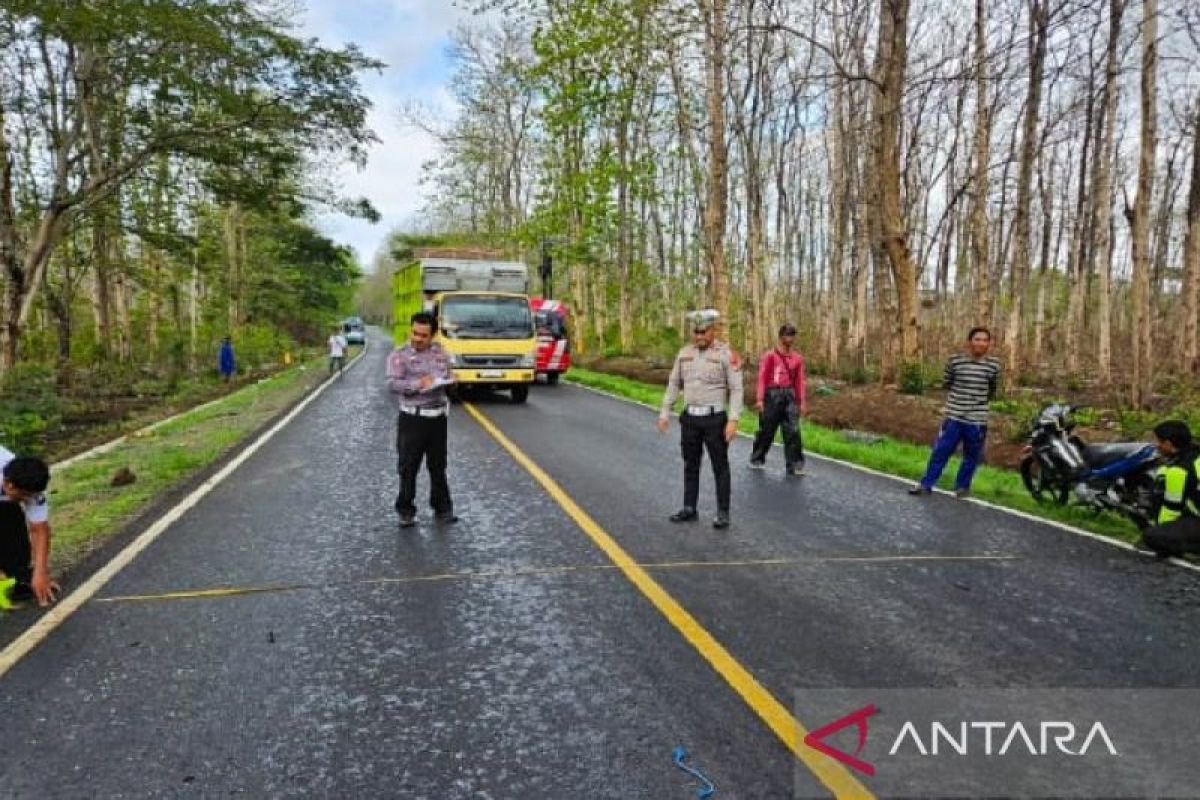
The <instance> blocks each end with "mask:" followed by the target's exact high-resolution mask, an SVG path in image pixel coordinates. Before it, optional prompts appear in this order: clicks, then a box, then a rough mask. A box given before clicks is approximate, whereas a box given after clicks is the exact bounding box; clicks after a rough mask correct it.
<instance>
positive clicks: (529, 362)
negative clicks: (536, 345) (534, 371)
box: [521, 352, 537, 369]
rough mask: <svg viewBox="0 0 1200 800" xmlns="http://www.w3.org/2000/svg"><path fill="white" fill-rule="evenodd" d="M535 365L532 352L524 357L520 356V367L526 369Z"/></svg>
mask: <svg viewBox="0 0 1200 800" xmlns="http://www.w3.org/2000/svg"><path fill="white" fill-rule="evenodd" d="M536 363H537V362H536V360H535V356H534V354H533V353H532V352H530V353H526V354H525V355H523V356H521V366H522V367H525V368H527V369H528V368H532V367H533V366H534V365H535V364H536Z"/></svg>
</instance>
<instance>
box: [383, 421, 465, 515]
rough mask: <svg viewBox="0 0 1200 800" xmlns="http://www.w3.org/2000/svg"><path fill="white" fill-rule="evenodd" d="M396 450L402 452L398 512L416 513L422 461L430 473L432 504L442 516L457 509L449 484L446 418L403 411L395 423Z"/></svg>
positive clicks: (430, 498) (397, 499) (400, 457)
mask: <svg viewBox="0 0 1200 800" xmlns="http://www.w3.org/2000/svg"><path fill="white" fill-rule="evenodd" d="M396 450H397V451H398V452H399V471H400V494H399V496H397V497H396V511H398V512H399V513H401V514H415V513H416V512H417V506H416V498H417V473H418V472H420V471H421V461H422V460H424V461H425V465H426V467H427V468H428V470H429V505H430V506H432V507H433V510H434V511H436V512H439V513H444V512H450V511H453V510H454V503H453V502H451V500H450V485H449V484H448V483H447V482H446V416H445V415H442V416H440V417H422V416H418V415H416V414H405V413H404V412H403V411H402V412H400V419H399V421H398V422H397V423H396Z"/></svg>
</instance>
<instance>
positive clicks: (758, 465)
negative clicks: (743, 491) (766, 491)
mask: <svg viewBox="0 0 1200 800" xmlns="http://www.w3.org/2000/svg"><path fill="white" fill-rule="evenodd" d="M766 468H767V462H765V461H755V460H754V459H750V469H766Z"/></svg>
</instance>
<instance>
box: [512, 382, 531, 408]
mask: <svg viewBox="0 0 1200 800" xmlns="http://www.w3.org/2000/svg"><path fill="white" fill-rule="evenodd" d="M528 399H529V385H528V384H525V383H523V384H521V385H520V386H514V387H512V401H513V402H514V403H524V402H525V401H526V400H528Z"/></svg>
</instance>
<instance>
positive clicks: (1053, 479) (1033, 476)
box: [1021, 456, 1070, 506]
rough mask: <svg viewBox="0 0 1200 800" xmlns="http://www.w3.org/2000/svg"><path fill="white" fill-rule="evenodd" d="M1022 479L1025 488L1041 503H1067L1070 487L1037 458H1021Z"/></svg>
mask: <svg viewBox="0 0 1200 800" xmlns="http://www.w3.org/2000/svg"><path fill="white" fill-rule="evenodd" d="M1021 480H1022V481H1023V482H1024V484H1025V490H1026V491H1028V492H1029V494H1030V496H1031V497H1033V499H1034V500H1037V501H1038V502H1039V503H1058V504H1059V505H1060V506H1061V505H1066V503H1067V496H1068V495H1069V493H1070V487H1068V486H1067V484H1066V482H1065V481H1063V480H1062V479H1061V478H1060V477H1059V476H1057V475H1055V474H1052V473H1048V472H1047V471H1046V468H1045V466H1043V465H1042V462H1041V461H1039V460H1038V459H1037V458H1035V457H1033V456H1025V458H1023V459H1021Z"/></svg>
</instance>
